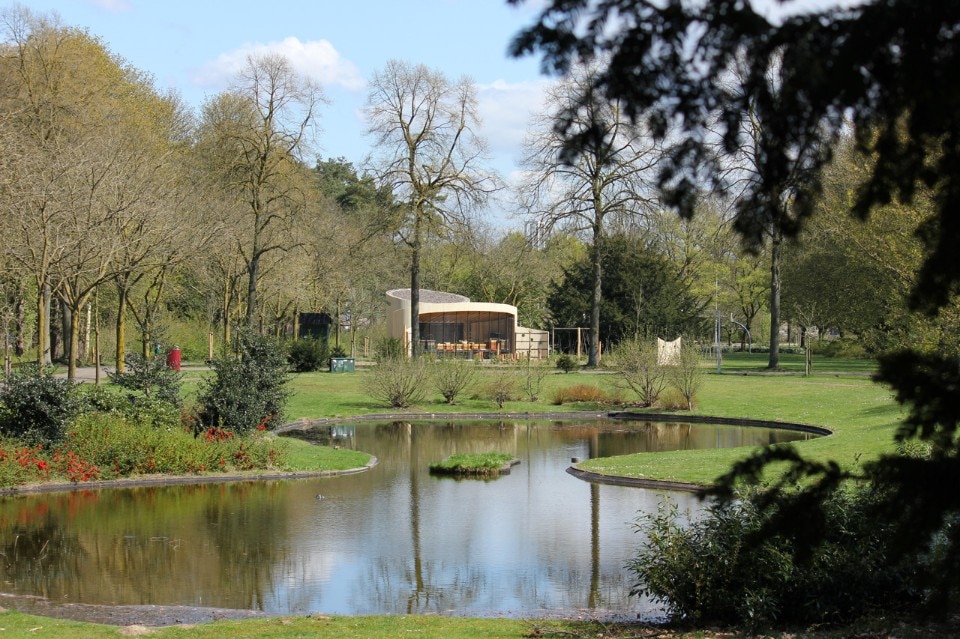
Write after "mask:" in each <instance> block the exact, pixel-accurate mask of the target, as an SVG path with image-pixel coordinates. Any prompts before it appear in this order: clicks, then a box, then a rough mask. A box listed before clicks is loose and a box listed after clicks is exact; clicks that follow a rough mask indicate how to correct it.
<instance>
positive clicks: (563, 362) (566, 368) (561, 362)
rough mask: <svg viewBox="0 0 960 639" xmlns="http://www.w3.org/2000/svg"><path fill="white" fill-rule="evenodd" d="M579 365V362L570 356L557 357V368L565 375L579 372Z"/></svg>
mask: <svg viewBox="0 0 960 639" xmlns="http://www.w3.org/2000/svg"><path fill="white" fill-rule="evenodd" d="M578 366H579V364H578V363H577V360H576V359H574V358H573V357H571V356H569V355H566V354H564V355H560V356H559V357H557V368H559V369H560V370H562V371H563V372H564V373H569V372H571V371H575V370H577V367H578Z"/></svg>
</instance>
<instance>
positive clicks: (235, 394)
mask: <svg viewBox="0 0 960 639" xmlns="http://www.w3.org/2000/svg"><path fill="white" fill-rule="evenodd" d="M236 353H237V354H236V356H235V357H230V356H226V357H221V358H218V359H216V360H214V362H213V369H214V375H213V376H212V377H210V378H209V379H206V380H204V381H203V382H201V387H200V392H199V395H198V397H197V404H198V406H199V410H198V413H197V417H198V420H199V424H200V425H202V426H217V427H220V428H226V429H228V430H232V431H234V432H236V433H239V434H246V433H249V432H251V431H253V430H254V429H256V428H257V427H259V426H264V427H266V428H273V427H275V426H277V425H279V424H281V423H282V421H283V410H284V405H285V404H286V401H287V397H288V395H289V391H287V390H286V388H285V385H286V383H287V380H288V376H287V359H286V355H285V354H284V352H283V349H282V348H281V347H280V345H279V343H278V342H277V341H276V340H273V339H271V338H268V337H264V336H262V335H256V334H254V333H250V332H246V331H244V332H240V333H238V334H237V337H236Z"/></svg>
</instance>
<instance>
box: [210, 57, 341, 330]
mask: <svg viewBox="0 0 960 639" xmlns="http://www.w3.org/2000/svg"><path fill="white" fill-rule="evenodd" d="M324 102H325V98H324V96H323V93H322V91H321V89H320V87H319V86H318V85H316V84H315V83H314V82H312V81H311V80H309V79H307V78H304V77H302V76H300V75H299V74H297V73H296V72H295V71H294V70H293V68H292V67H291V66H290V63H289V62H288V61H287V59H286V58H284V57H283V56H279V55H263V56H257V57H250V58H248V60H247V65H246V67H245V68H244V70H243V71H241V72H240V73H239V74H238V76H237V78H236V80H235V83H234V86H233V87H232V88H231V89H230V90H229V91H227V92H225V93H222V94H220V95H218V96H216V97H214V98H213V99H212V100H210V101H209V102H207V103H206V104H205V105H204V108H203V123H202V125H201V136H202V142H201V148H202V149H203V150H204V152H205V153H206V156H207V157H208V158H209V160H210V161H211V162H212V163H213V164H212V166H213V167H215V170H216V171H218V173H219V176H220V178H221V180H222V182H223V184H224V188H225V189H226V190H227V191H228V192H230V193H231V194H232V195H233V197H234V198H235V200H234V206H235V207H236V210H237V213H238V219H237V220H236V222H235V223H236V225H237V226H238V227H239V228H245V229H247V230H246V231H245V232H244V233H243V234H242V235H240V236H239V237H240V242H239V244H238V246H237V249H238V251H239V252H240V254H241V255H242V257H243V261H244V264H245V266H246V272H247V296H246V297H247V300H246V302H247V311H246V322H247V325H248V326H250V327H251V328H252V327H254V326H255V324H256V318H257V312H258V306H257V304H258V301H257V286H258V283H259V279H260V275H261V272H260V270H261V266H262V260H263V257H264V256H265V255H266V254H268V253H271V252H273V251H281V250H285V249H287V248H288V247H289V246H290V243H291V242H292V241H293V240H292V238H295V237H296V235H295V233H291V232H290V231H291V228H292V225H293V222H294V219H295V217H296V216H297V214H298V213H299V212H301V211H302V210H303V208H304V205H305V199H304V192H303V189H302V185H303V182H302V180H301V179H299V176H298V174H299V173H301V171H302V167H303V164H302V159H303V155H304V153H305V152H306V151H307V150H308V149H309V146H310V142H311V137H312V135H313V134H314V133H315V130H316V119H317V110H318V109H319V107H320V105H321V104H323V103H324Z"/></svg>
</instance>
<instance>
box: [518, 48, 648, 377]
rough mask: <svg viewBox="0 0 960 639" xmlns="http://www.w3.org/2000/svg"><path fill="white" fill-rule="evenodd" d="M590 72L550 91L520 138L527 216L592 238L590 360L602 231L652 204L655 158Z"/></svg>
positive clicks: (583, 70) (581, 70)
mask: <svg viewBox="0 0 960 639" xmlns="http://www.w3.org/2000/svg"><path fill="white" fill-rule="evenodd" d="M592 73H593V71H592V70H591V68H588V67H578V68H576V69H574V70H572V71H571V73H570V75H569V76H567V77H566V78H564V80H562V81H561V82H560V83H559V84H557V85H556V86H555V87H554V88H553V89H552V90H551V91H550V92H549V93H548V95H547V99H546V108H545V110H544V111H545V114H544V115H542V116H537V117H535V118H534V121H533V124H532V132H531V133H530V135H529V136H528V138H527V140H526V141H525V149H524V158H523V166H524V168H525V170H526V171H527V174H528V180H527V182H526V183H525V184H523V185H522V187H521V193H520V205H521V209H522V211H523V212H524V214H525V215H527V216H529V217H531V218H532V219H533V220H534V221H535V222H536V223H538V224H540V225H541V226H542V227H543V228H544V229H545V230H550V229H552V228H554V227H561V228H564V229H567V230H572V231H575V232H577V233H586V234H587V235H588V236H589V238H590V241H591V242H592V247H593V248H592V253H591V263H592V266H593V292H592V297H591V304H590V345H589V351H588V353H589V354H588V358H587V365H588V366H596V365H597V364H598V363H599V359H600V357H599V352H600V350H599V346H600V302H601V300H602V297H603V273H602V269H601V266H600V264H601V261H602V257H603V252H604V243H603V240H604V237H605V235H606V234H607V232H608V226H609V225H611V224H622V225H624V226H626V225H630V224H633V223H636V221H637V218H638V217H640V216H642V215H643V214H644V212H645V211H647V210H648V209H649V207H650V206H651V205H652V204H653V199H652V195H651V193H652V187H653V185H654V182H653V178H654V177H655V176H654V175H653V171H652V169H653V168H654V166H655V165H656V164H657V161H658V159H659V152H658V150H657V147H656V145H654V144H653V142H652V140H651V139H650V138H649V137H647V136H644V135H643V134H642V132H641V131H640V130H638V129H637V128H636V127H635V126H634V125H633V124H632V123H631V122H630V120H629V119H628V118H626V117H625V116H624V114H623V113H622V111H621V109H620V106H619V104H618V103H617V102H616V101H609V100H606V99H605V98H603V97H602V96H600V95H599V94H595V93H594V89H593V81H592ZM571 132H576V133H578V134H581V135H583V136H584V140H585V143H584V145H583V146H582V147H581V148H580V149H579V150H578V151H579V152H578V153H577V154H576V155H572V154H568V153H566V152H565V151H566V149H567V146H566V144H565V140H566V137H565V136H566V135H568V134H569V133H571Z"/></svg>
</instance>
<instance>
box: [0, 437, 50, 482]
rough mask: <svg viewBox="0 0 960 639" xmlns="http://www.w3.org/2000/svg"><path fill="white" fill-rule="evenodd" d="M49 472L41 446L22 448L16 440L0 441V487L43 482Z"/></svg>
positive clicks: (48, 464) (21, 444)
mask: <svg viewBox="0 0 960 639" xmlns="http://www.w3.org/2000/svg"><path fill="white" fill-rule="evenodd" d="M50 470H51V464H50V462H49V461H48V459H47V456H46V455H45V453H44V449H43V446H42V445H36V446H24V445H23V443H22V442H21V441H19V440H16V439H6V438H2V439H0V487H3V488H7V487H10V486H20V485H22V484H27V483H30V482H34V481H43V480H45V479H48V478H49V476H50Z"/></svg>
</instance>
